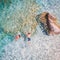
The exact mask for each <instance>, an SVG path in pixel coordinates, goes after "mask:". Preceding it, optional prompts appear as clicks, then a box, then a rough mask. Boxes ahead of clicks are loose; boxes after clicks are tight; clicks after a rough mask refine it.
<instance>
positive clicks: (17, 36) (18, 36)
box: [15, 31, 21, 40]
mask: <svg viewBox="0 0 60 60" xmlns="http://www.w3.org/2000/svg"><path fill="white" fill-rule="evenodd" d="M20 37H21V34H20V32H19V31H18V34H17V35H16V36H15V39H16V40H18V39H19V38H20Z"/></svg>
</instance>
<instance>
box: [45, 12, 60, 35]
mask: <svg viewBox="0 0 60 60" xmlns="http://www.w3.org/2000/svg"><path fill="white" fill-rule="evenodd" d="M45 18H46V24H47V27H48V33H49V34H50V35H54V34H60V25H58V23H57V20H56V18H55V17H54V16H52V15H50V14H49V13H47V14H46V16H45Z"/></svg>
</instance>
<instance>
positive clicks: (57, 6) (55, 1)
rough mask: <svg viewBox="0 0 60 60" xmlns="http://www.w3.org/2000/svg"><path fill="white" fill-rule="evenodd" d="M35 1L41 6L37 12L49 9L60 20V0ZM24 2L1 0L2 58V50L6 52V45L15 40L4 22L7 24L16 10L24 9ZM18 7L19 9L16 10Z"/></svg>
mask: <svg viewBox="0 0 60 60" xmlns="http://www.w3.org/2000/svg"><path fill="white" fill-rule="evenodd" d="M26 1H27V0H26ZM33 1H36V3H37V5H39V6H40V10H38V11H37V14H40V13H41V12H44V11H48V12H50V13H53V14H55V15H56V17H57V18H58V20H60V18H59V17H60V13H59V12H60V0H33ZM24 3H26V2H25V1H24V0H11V1H10V0H8V1H7V3H6V4H5V3H4V2H3V0H1V2H0V58H1V56H2V55H3V53H2V52H5V51H4V47H5V46H6V45H8V44H9V43H11V42H12V41H13V40H14V33H7V32H5V31H4V28H3V27H4V24H6V22H7V19H6V17H7V16H11V15H12V14H13V13H14V12H16V11H18V10H24V8H25V7H24ZM16 8H17V9H18V10H16ZM9 23H10V22H9ZM0 60H1V59H0Z"/></svg>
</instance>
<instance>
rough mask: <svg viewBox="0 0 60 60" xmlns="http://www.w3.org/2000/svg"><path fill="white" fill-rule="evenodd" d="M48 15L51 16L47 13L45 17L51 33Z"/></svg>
mask: <svg viewBox="0 0 60 60" xmlns="http://www.w3.org/2000/svg"><path fill="white" fill-rule="evenodd" d="M48 15H49V13H47V14H46V15H45V18H46V24H47V29H48V31H50V30H51V27H50V23H49V19H48Z"/></svg>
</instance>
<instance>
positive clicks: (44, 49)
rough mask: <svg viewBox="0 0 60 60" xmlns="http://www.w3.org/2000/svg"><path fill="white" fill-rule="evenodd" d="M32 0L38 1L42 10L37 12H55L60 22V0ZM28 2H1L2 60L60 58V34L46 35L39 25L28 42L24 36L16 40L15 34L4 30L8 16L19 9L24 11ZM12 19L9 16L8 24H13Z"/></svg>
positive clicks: (51, 59) (0, 41) (0, 46)
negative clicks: (29, 42)
mask: <svg viewBox="0 0 60 60" xmlns="http://www.w3.org/2000/svg"><path fill="white" fill-rule="evenodd" d="M32 1H36V3H37V5H39V6H40V10H38V11H37V13H36V14H40V13H42V12H44V11H48V12H50V13H51V14H54V15H55V16H56V17H57V18H58V21H59V22H60V13H59V12H60V5H59V4H60V1H59V0H32ZM26 2H27V0H12V1H10V0H8V2H7V3H6V4H4V3H3V0H2V1H1V2H0V60H59V57H60V47H59V45H60V35H57V36H47V35H44V34H43V33H42V31H41V29H40V27H39V26H37V27H36V33H35V35H34V36H32V37H31V44H28V42H25V41H24V39H23V37H21V38H20V39H19V40H18V41H15V40H14V34H12V33H6V32H5V31H4V29H3V27H5V25H4V24H6V22H7V21H8V20H7V18H6V17H8V18H9V16H12V15H13V14H14V13H15V12H16V11H18V10H23V11H24V9H26V7H24V5H25V3H26ZM29 2H30V0H29ZM27 5H28V4H27ZM21 8H22V9H21ZM25 13H26V12H25ZM16 16H17V14H16ZM10 20H11V18H9V23H8V25H9V24H11V22H10ZM10 26H11V25H10Z"/></svg>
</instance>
